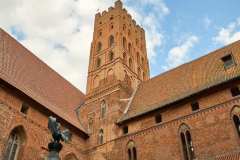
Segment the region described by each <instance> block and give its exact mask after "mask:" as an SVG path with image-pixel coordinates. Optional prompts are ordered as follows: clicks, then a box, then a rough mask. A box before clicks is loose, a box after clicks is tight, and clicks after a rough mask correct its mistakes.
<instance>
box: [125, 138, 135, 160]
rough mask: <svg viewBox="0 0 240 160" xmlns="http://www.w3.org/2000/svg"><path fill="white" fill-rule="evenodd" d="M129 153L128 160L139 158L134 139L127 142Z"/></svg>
mask: <svg viewBox="0 0 240 160" xmlns="http://www.w3.org/2000/svg"><path fill="white" fill-rule="evenodd" d="M127 154H128V160H137V149H136V145H135V142H134V141H133V140H130V141H129V142H128V143H127Z"/></svg>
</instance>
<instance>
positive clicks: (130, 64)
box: [128, 58, 133, 69]
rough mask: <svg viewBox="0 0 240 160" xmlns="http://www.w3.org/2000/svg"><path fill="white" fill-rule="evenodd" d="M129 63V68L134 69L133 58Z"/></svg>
mask: <svg viewBox="0 0 240 160" xmlns="http://www.w3.org/2000/svg"><path fill="white" fill-rule="evenodd" d="M128 63H129V68H130V69H133V63H132V59H131V58H129V62H128Z"/></svg>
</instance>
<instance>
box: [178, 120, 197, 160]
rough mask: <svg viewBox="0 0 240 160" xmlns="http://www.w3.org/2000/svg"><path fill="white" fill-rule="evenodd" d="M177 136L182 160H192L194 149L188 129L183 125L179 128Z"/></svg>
mask: <svg viewBox="0 0 240 160" xmlns="http://www.w3.org/2000/svg"><path fill="white" fill-rule="evenodd" d="M179 136H180V141H181V145H182V154H183V159H184V160H192V159H194V157H195V154H194V147H193V142H192V136H191V132H190V127H189V126H188V125H186V124H185V123H183V124H181V125H180V127H179Z"/></svg>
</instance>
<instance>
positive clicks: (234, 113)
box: [230, 105, 240, 137]
mask: <svg viewBox="0 0 240 160" xmlns="http://www.w3.org/2000/svg"><path fill="white" fill-rule="evenodd" d="M230 116H231V119H232V121H233V124H234V127H235V130H236V132H237V134H238V137H240V106H237V105H235V106H233V108H232V110H231V115H230Z"/></svg>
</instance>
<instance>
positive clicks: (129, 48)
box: [128, 43, 132, 54]
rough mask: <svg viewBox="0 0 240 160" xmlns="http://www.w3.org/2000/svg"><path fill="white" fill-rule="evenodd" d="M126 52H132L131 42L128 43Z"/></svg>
mask: <svg viewBox="0 0 240 160" xmlns="http://www.w3.org/2000/svg"><path fill="white" fill-rule="evenodd" d="M128 52H129V54H131V52H132V45H131V43H128Z"/></svg>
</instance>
